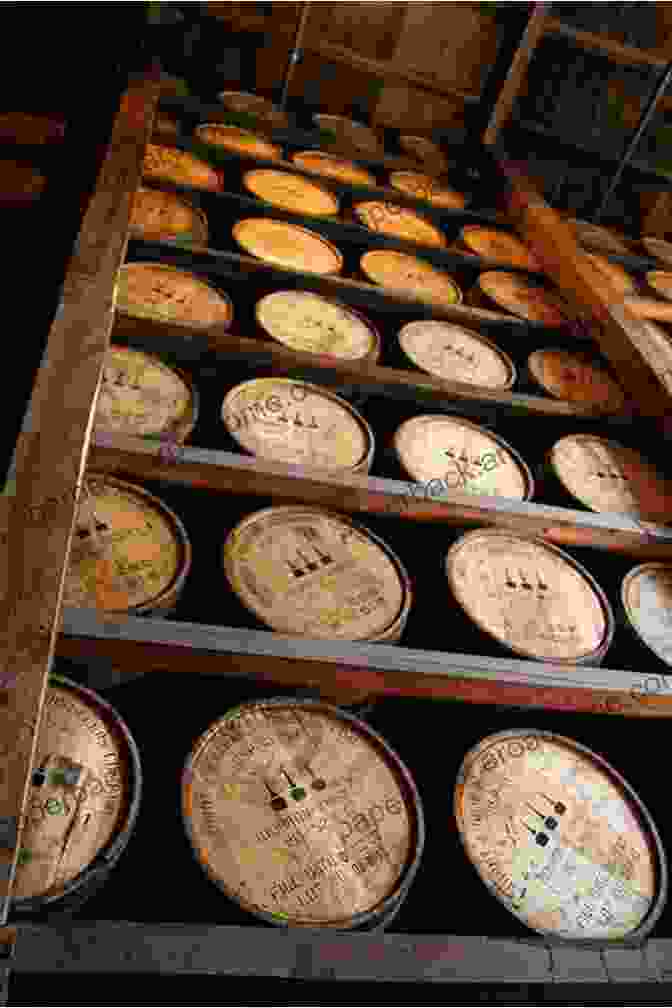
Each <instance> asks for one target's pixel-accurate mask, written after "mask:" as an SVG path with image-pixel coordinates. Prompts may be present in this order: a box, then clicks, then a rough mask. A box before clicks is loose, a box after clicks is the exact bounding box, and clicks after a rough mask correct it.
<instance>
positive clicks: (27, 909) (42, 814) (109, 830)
mask: <svg viewBox="0 0 672 1008" xmlns="http://www.w3.org/2000/svg"><path fill="white" fill-rule="evenodd" d="M8 716H9V715H7V714H2V713H0V721H2V718H3V717H8ZM33 765H34V768H35V770H34V772H33V777H32V783H31V788H30V792H29V796H28V804H27V809H26V821H25V827H24V832H23V836H22V846H21V849H20V851H19V858H18V868H17V873H16V880H15V884H14V892H13V899H12V905H11V909H10V915H11V918H12V919H13V918H17V917H18V918H23V917H31V918H35V917H40V916H41V915H44V914H47V913H53V912H54V911H59V910H60V911H64V912H72V911H73V910H75V909H78V908H79V907H80V906H81V905H82V904H83V903H84V902H85V900H86V899H88V898H89V897H90V896H92V895H93V894H94V892H95V891H96V890H97V889H98V888H99V886H101V885H102V884H103V883H104V882H105V881H106V880H107V877H108V875H109V873H110V871H111V870H112V869H113V868H114V866H115V865H116V863H117V861H118V860H119V858H120V857H121V855H122V853H123V852H124V850H125V849H126V846H127V844H128V841H129V840H130V838H131V835H132V833H133V830H134V827H135V822H136V819H137V814H138V809H139V805H140V798H141V791H142V773H141V768H140V757H139V755H138V750H137V747H136V745H135V742H134V741H133V738H132V736H131V733H130V732H129V730H128V727H127V726H126V725H125V724H124V722H123V721H122V720H121V718H120V717H119V715H118V714H117V713H116V711H114V710H113V709H112V708H111V707H110V706H109V704H107V703H106V702H105V701H104V700H102V699H101V698H100V697H99V696H97V694H95V693H94V692H93V691H92V690H89V689H86V688H85V687H83V686H79V685H78V684H77V683H74V682H71V681H70V680H69V679H65V678H63V677H61V676H50V679H49V685H48V687H47V693H46V698H45V704H44V713H43V716H42V722H41V724H40V730H39V732H38V736H37V748H36V753H35V761H34V764H33Z"/></svg>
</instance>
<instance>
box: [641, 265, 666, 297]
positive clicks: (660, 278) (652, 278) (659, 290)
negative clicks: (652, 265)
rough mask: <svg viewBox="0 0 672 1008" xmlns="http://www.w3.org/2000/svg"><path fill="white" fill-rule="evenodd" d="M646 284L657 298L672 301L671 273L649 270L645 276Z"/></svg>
mask: <svg viewBox="0 0 672 1008" xmlns="http://www.w3.org/2000/svg"><path fill="white" fill-rule="evenodd" d="M646 282H647V284H648V285H649V287H650V288H651V290H652V291H653V292H654V294H657V295H658V297H661V298H664V299H665V300H666V301H672V273H670V272H668V271H666V270H651V271H650V272H649V273H647V274H646Z"/></svg>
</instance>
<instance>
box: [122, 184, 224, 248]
mask: <svg viewBox="0 0 672 1008" xmlns="http://www.w3.org/2000/svg"><path fill="white" fill-rule="evenodd" d="M130 233H131V235H132V236H133V237H139V238H145V239H156V240H160V239H162V238H168V239H170V238H174V237H179V238H182V239H189V240H190V241H195V242H197V243H199V244H204V245H206V244H207V242H208V223H207V219H206V216H205V214H204V213H203V212H202V211H201V210H197V209H196V207H194V206H192V204H191V203H189V202H188V201H187V200H185V199H181V198H180V197H179V196H176V195H175V194H174V193H169V192H163V191H162V190H161V189H148V188H145V187H144V186H141V187H140V188H139V189H138V191H137V193H136V194H135V199H134V200H133V207H132V210H131V221H130Z"/></svg>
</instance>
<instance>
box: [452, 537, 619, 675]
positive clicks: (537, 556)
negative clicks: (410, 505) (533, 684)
mask: <svg viewBox="0 0 672 1008" xmlns="http://www.w3.org/2000/svg"><path fill="white" fill-rule="evenodd" d="M446 574H447V577H448V584H449V588H450V591H451V593H452V596H453V598H454V599H455V601H456V602H457V604H458V605H459V606H461V608H462V609H463V611H464V612H465V613H466V615H467V617H468V618H469V620H470V621H471V622H472V624H473V625H475V626H476V627H478V629H479V630H480V631H481V632H482V633H484V634H486V635H487V636H489V637H490V638H492V639H493V640H495V641H496V642H497V644H498V645H499V646H500V647H501V648H503V649H505V650H506V651H508V652H509V653H510V654H513V655H515V656H517V657H522V658H531V659H533V660H536V661H552V662H555V663H560V664H566V665H598V664H599V663H600V662H601V661H602V659H603V658H604V655H605V654H606V653H607V651H608V649H609V646H610V644H611V641H612V638H613V635H614V629H615V620H614V615H613V613H612V610H611V606H610V605H609V602H608V601H607V597H606V595H605V594H604V592H603V591H602V589H601V588H600V587H599V585H598V584H597V583H596V582H595V580H594V579H593V578H592V576H591V575H590V574H589V573H588V571H586V570H585V569H584V568H583V567H581V566H580V564H578V563H577V562H576V561H575V560H573V559H572V558H571V557H570V556H569V555H568V554H566V553H564V552H563V551H562V550H560V549H558V548H557V547H555V546H549V545H547V544H546V543H545V542H543V541H542V540H538V539H532V538H524V537H522V536H518V535H515V534H513V533H510V532H507V531H502V530H499V529H477V530H475V531H473V532H467V533H466V534H465V535H463V536H462V537H461V538H460V539H458V540H457V542H455V543H454V544H453V546H451V548H450V549H449V551H448V555H447V557H446Z"/></svg>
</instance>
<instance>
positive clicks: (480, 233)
mask: <svg viewBox="0 0 672 1008" xmlns="http://www.w3.org/2000/svg"><path fill="white" fill-rule="evenodd" d="M455 248H456V250H457V251H460V252H466V253H467V254H468V255H477V256H480V257H481V258H482V259H486V260H488V261H490V262H494V263H501V264H502V266H517V267H519V268H520V269H527V270H538V269H539V263H538V262H537V260H536V259H535V258H534V256H533V255H532V253H531V252H530V251H529V250H528V249H527V248H526V246H525V245H523V243H522V242H521V241H520V240H519V239H518V238H516V237H515V235H512V234H508V233H507V232H506V231H497V230H495V229H494V228H485V227H481V226H480V225H479V224H469V225H468V226H466V227H463V228H462V230H461V231H460V237H459V241H458V242H457V244H456V246H455Z"/></svg>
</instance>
